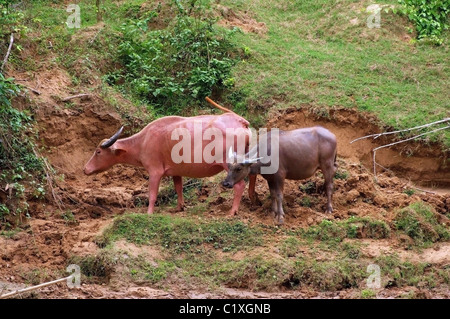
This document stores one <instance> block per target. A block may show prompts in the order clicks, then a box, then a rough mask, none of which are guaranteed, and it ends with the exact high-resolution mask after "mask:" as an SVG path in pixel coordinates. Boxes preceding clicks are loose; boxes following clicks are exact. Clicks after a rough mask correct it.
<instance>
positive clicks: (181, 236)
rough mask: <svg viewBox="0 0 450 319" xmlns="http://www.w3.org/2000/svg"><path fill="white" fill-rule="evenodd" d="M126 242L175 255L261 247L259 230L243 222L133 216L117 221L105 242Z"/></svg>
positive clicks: (163, 216)
mask: <svg viewBox="0 0 450 319" xmlns="http://www.w3.org/2000/svg"><path fill="white" fill-rule="evenodd" d="M121 237H123V238H125V239H127V240H128V241H130V242H132V243H135V244H150V243H153V244H159V245H161V246H163V247H165V248H166V249H169V250H170V251H173V252H175V253H181V252H189V253H202V252H203V251H204V249H203V245H205V244H207V245H210V247H213V248H215V249H221V250H222V251H232V250H236V249H242V248H243V247H246V246H251V247H252V246H258V245H261V243H262V239H261V235H260V232H258V230H257V229H253V228H249V227H248V226H246V225H245V224H244V223H242V222H240V221H236V222H229V221H226V220H223V221H213V222H209V223H207V222H205V221H203V220H201V219H198V220H196V219H193V218H181V217H171V216H166V215H153V216H150V217H149V216H147V215H141V214H130V215H126V216H122V217H119V218H117V219H116V220H115V221H114V224H113V225H112V227H111V228H110V229H109V230H108V231H107V232H106V233H105V235H104V238H102V239H99V240H100V241H102V242H104V243H105V242H106V243H107V242H109V241H114V240H116V239H117V238H121Z"/></svg>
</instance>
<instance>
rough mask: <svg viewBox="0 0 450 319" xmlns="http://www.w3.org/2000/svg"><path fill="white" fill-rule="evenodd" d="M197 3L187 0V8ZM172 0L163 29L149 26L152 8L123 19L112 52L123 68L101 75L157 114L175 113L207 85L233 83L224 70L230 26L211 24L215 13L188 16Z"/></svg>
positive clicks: (229, 59) (228, 63)
mask: <svg viewBox="0 0 450 319" xmlns="http://www.w3.org/2000/svg"><path fill="white" fill-rule="evenodd" d="M199 3H200V2H199V1H190V5H191V8H192V7H194V8H197V9H198V8H200V9H201V8H202V4H199ZM175 4H176V6H177V8H178V14H177V16H176V18H175V19H174V22H173V24H171V25H169V26H168V27H167V28H166V29H163V30H149V27H148V25H149V23H150V22H151V21H152V20H153V19H155V18H156V17H157V13H156V12H155V11H150V12H147V13H146V14H144V15H142V16H141V17H140V18H139V19H138V20H129V21H128V22H127V23H125V24H124V25H123V27H122V34H123V38H122V42H121V44H120V45H119V47H118V52H119V60H120V62H121V63H122V64H123V65H124V67H125V69H124V70H123V71H124V72H122V73H120V74H117V72H115V73H111V74H109V75H108V76H106V77H105V79H106V81H107V82H108V83H109V84H119V85H122V86H123V87H124V88H125V89H126V90H127V91H130V92H132V95H133V96H135V97H137V98H138V99H139V100H141V101H143V102H144V103H146V104H148V105H150V106H151V107H152V108H153V109H154V110H155V111H156V112H157V113H160V114H173V113H176V112H178V111H179V110H181V109H182V108H183V107H186V106H187V105H189V104H194V103H195V102H196V101H198V100H199V99H201V100H203V98H204V97H205V96H207V95H209V94H211V92H212V91H213V90H215V89H221V88H225V87H226V86H232V85H233V84H234V80H233V79H232V78H231V76H230V71H231V67H232V66H233V65H234V64H235V62H236V59H235V58H234V57H233V56H234V55H235V50H234V45H233V44H232V43H231V42H230V37H231V35H232V33H233V32H234V31H229V30H223V29H218V28H216V27H215V26H214V22H215V19H213V18H210V17H208V15H207V14H204V15H199V16H198V17H197V16H193V15H192V10H191V9H190V10H189V11H188V10H185V9H184V8H183V6H182V3H181V1H175Z"/></svg>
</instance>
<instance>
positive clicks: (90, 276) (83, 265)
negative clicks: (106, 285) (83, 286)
mask: <svg viewBox="0 0 450 319" xmlns="http://www.w3.org/2000/svg"><path fill="white" fill-rule="evenodd" d="M117 263H118V258H117V256H116V255H115V254H113V253H112V252H111V251H110V250H102V251H101V252H100V253H98V254H96V255H87V256H72V257H70V258H69V259H68V263H67V264H68V265H70V264H75V265H78V266H80V272H81V275H82V276H83V277H84V278H83V277H82V279H81V280H82V281H88V282H98V281H100V282H107V281H109V279H110V276H111V274H112V273H113V271H114V268H115V266H116V265H117Z"/></svg>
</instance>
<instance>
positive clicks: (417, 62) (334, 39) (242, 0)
mask: <svg viewBox="0 0 450 319" xmlns="http://www.w3.org/2000/svg"><path fill="white" fill-rule="evenodd" d="M387 3H392V4H397V1H393V0H392V1H387ZM221 4H222V5H226V6H229V7H231V8H233V10H235V11H237V10H239V11H241V12H244V11H247V12H250V13H251V15H252V17H254V18H255V19H256V20H257V21H261V22H264V23H265V24H266V25H267V28H268V32H267V34H265V35H258V34H253V33H244V34H237V35H236V40H235V41H236V42H237V43H238V44H239V45H240V46H245V47H248V48H249V49H250V50H251V52H252V55H251V57H250V58H249V59H248V61H246V62H245V63H239V64H237V65H236V67H234V68H233V74H234V77H235V78H236V85H235V88H234V89H235V90H238V91H239V92H240V97H241V101H240V103H241V104H242V105H243V106H245V107H243V109H248V114H249V115H250V116H251V114H257V113H260V112H263V111H264V110H266V109H267V108H272V107H274V108H285V107H290V106H296V107H303V108H309V109H311V111H313V112H314V113H326V112H324V111H322V110H326V109H327V108H334V107H348V108H356V109H358V110H361V111H369V112H371V113H373V114H375V115H376V116H377V117H378V118H379V119H380V120H381V123H382V124H384V125H385V126H386V127H387V128H388V127H390V128H391V129H392V128H408V127H413V126H417V125H421V124H425V123H429V122H432V121H435V120H439V119H442V118H445V117H446V116H447V115H448V113H447V112H448V103H447V97H446V93H445V92H448V91H450V81H449V79H450V77H449V70H450V69H449V67H448V63H446V61H448V47H447V45H446V43H447V42H448V39H449V38H450V37H448V32H449V31H444V33H443V36H442V38H443V39H444V44H443V45H442V46H439V47H436V46H430V45H426V44H425V43H414V42H412V41H405V39H406V38H407V37H409V34H408V32H407V30H406V29H407V28H408V27H409V23H408V21H407V20H406V19H403V18H402V17H400V16H398V15H396V14H393V13H392V12H390V11H389V12H388V13H386V12H385V11H384V10H382V12H381V28H379V29H378V28H373V29H369V28H368V27H367V26H366V20H367V18H368V13H367V12H366V8H367V7H368V6H369V5H370V4H373V2H370V1H358V2H355V1H340V2H339V3H337V4H336V3H331V2H330V1H328V0H319V1H317V0H301V1H300V0H299V1H291V0H281V1H279V0H276V1H275V0H269V1H262V0H256V1H246V0H238V1H224V2H221ZM383 4H386V1H385V2H383ZM425 65H426V67H425ZM422 66H423V67H422ZM438 79H439V80H438ZM232 101H234V100H232ZM234 105H236V104H234ZM425 137H426V138H427V139H429V140H440V141H441V142H444V143H445V144H446V146H447V147H448V146H450V131H449V130H445V131H441V132H439V133H437V134H433V135H427V136H425Z"/></svg>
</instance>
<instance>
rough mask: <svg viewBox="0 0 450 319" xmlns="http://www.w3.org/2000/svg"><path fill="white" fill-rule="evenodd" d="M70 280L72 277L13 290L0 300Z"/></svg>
mask: <svg viewBox="0 0 450 319" xmlns="http://www.w3.org/2000/svg"><path fill="white" fill-rule="evenodd" d="M70 278H73V275H70V276H68V277H65V278H60V279H56V280H53V281H49V282H46V283H43V284H40V285H37V286H32V287H28V288H24V289H19V290H15V291H12V292H9V293H7V294H4V295H1V296H0V299H6V298H9V297H12V296H15V295H18V294H21V293H24V292H28V291H33V290H36V289H39V288H43V287H47V286H50V285H53V284H57V283H58V282H63V281H66V280H68V279H70Z"/></svg>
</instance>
